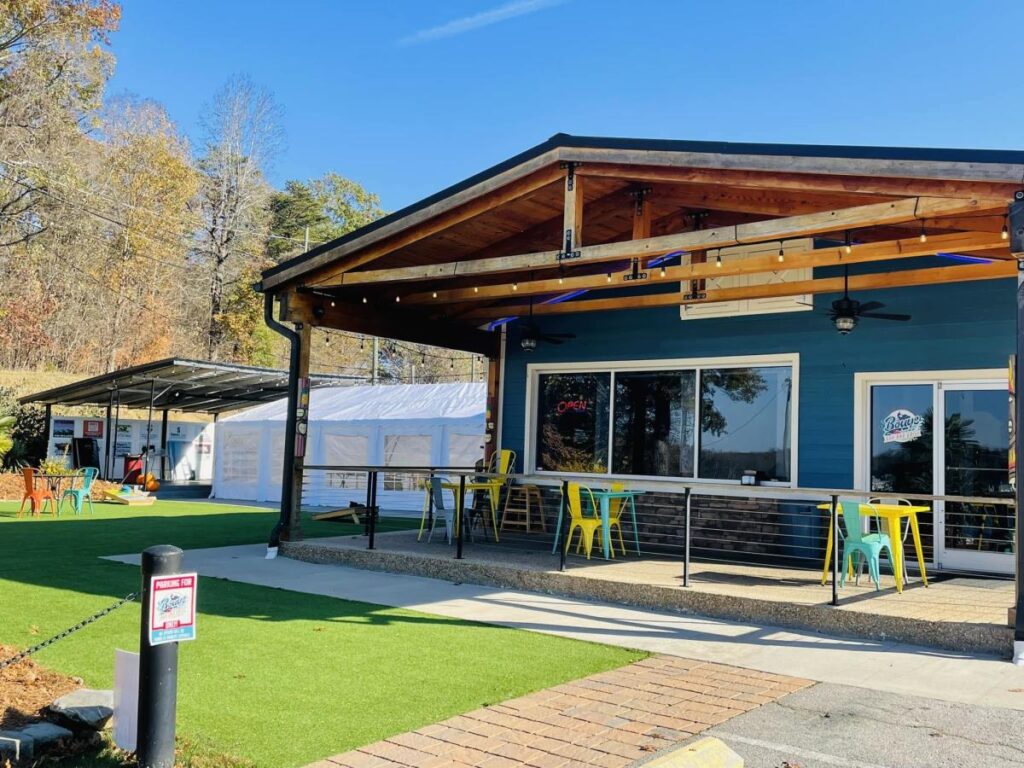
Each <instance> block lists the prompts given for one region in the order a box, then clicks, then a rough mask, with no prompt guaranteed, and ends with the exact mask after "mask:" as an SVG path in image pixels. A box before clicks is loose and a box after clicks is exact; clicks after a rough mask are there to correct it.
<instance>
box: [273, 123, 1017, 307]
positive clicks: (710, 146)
mask: <svg viewBox="0 0 1024 768" xmlns="http://www.w3.org/2000/svg"><path fill="white" fill-rule="evenodd" d="M554 149H629V150H640V151H648V152H692V153H700V154H721V155H768V156H771V155H776V156H783V157H822V158H844V159H850V160H907V161H930V162H940V163H1005V164H1021V165H1024V151H1022V150H1002V149H951V148H936V149H932V148H926V147H868V146H848V145H842V144H756V143H747V142H729V141H687V140H683V139H628V138H613V137H604V136H572V135H571V134H568V133H556V134H555V135H554V136H552V137H551V138H550V139H548V140H547V141H545V142H542V143H540V144H537V145H536V146H534V147H531V148H530V149H527V150H526V151H525V152H520V153H519V154H518V155H514V156H513V157H510V158H508V159H507V160H504V161H502V162H500V163H498V164H497V165H492V166H491V167H490V168H487V169H486V170H483V171H481V172H480V173H477V174H474V175H473V176H470V177H469V178H466V179H463V180H462V181H460V182H457V183H456V184H453V185H451V186H450V187H446V188H445V189H442V190H441V191H440V192H436V193H434V194H433V195H430V196H429V197H425V198H423V199H422V200H420V201H418V202H415V203H413V204H411V205H408V206H406V207H405V208H402V209H400V210H398V211H395V212H394V213H390V214H388V215H387V216H384V217H383V218H380V219H377V220H376V221H374V222H371V223H370V224H367V225H366V226H364V227H360V228H359V229H356V230H353V231H352V232H349V233H347V234H344V235H342V236H341V237H339V238H336V239H334V240H331V241H330V242H327V243H323V244H321V245H318V246H317V247H316V248H313V249H312V250H309V251H306V253H303V254H300V255H299V256H295V257H294V258H291V259H289V260H288V261H283V262H281V263H280V264H277V265H275V266H273V267H270V268H269V269H266V270H264V271H263V273H262V274H261V277H262V278H263V279H266V278H268V277H272V276H274V275H276V274H278V273H280V272H284V271H285V270H288V269H291V268H293V267H296V266H300V265H301V264H302V263H303V262H305V261H308V260H309V259H313V258H315V257H317V256H319V255H320V254H322V253H325V252H327V251H330V250H333V249H334V248H337V247H339V246H342V245H345V244H346V243H350V242H352V241H353V240H358V239H359V238H361V237H365V236H366V235H368V234H370V233H371V232H374V231H376V230H377V229H380V228H381V227H384V226H387V225H389V224H392V223H394V222H396V221H400V220H401V219H403V218H405V217H406V216H409V215H411V214H413V213H416V212H417V211H419V210H422V209H423V208H427V207H428V206H431V205H434V204H435V203H437V202H439V201H441V200H444V199H445V198H447V197H451V196H452V195H454V194H457V193H459V192H461V191H463V190H465V189H469V188H470V187H472V186H475V185H476V184H480V183H481V182H483V181H486V180H487V179H490V178H492V177H494V176H497V175H498V174H500V173H504V172H505V171H508V170H510V169H512V168H515V167H516V166H517V165H520V164H522V163H525V162H527V161H528V160H532V159H533V158H535V157H539V156H540V155H543V154H544V153H545V152H550V151H551V150H554ZM1021 182H1022V183H1024V179H1022V180H1021ZM254 287H255V288H256V290H258V291H260V290H263V284H262V282H260V283H257V284H256V285H255V286H254Z"/></svg>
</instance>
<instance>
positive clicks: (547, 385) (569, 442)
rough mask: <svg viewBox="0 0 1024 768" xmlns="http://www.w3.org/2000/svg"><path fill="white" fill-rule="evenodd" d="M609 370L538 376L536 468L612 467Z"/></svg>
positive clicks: (589, 469)
mask: <svg viewBox="0 0 1024 768" xmlns="http://www.w3.org/2000/svg"><path fill="white" fill-rule="evenodd" d="M610 386H611V375H610V374H608V373H544V374H541V375H540V376H539V377H538V393H537V443H536V445H537V453H536V456H537V469H539V470H547V471H553V472H607V471H608V417H609V413H608V397H609V392H610V391H611V390H610Z"/></svg>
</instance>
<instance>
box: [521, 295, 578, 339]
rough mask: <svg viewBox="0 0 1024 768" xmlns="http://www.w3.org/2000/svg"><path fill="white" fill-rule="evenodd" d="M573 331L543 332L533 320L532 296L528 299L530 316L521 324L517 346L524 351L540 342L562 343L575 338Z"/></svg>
mask: <svg viewBox="0 0 1024 768" xmlns="http://www.w3.org/2000/svg"><path fill="white" fill-rule="evenodd" d="M575 338H576V334H575V333H544V332H543V331H541V329H540V326H538V325H537V324H536V323H535V322H534V321H533V298H531V299H530V316H529V317H528V318H527V320H526V322H525V323H524V324H523V330H522V332H521V334H520V337H519V346H521V347H522V348H523V349H524V350H525V351H527V352H532V351H533V350H535V349H536V348H537V345H538V344H539V343H541V342H544V343H545V344H564V343H565V342H566V341H567V340H568V339H575Z"/></svg>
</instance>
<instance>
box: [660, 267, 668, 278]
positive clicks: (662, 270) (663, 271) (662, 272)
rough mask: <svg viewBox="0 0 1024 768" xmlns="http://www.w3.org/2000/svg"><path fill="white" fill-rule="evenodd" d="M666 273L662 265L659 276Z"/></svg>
mask: <svg viewBox="0 0 1024 768" xmlns="http://www.w3.org/2000/svg"><path fill="white" fill-rule="evenodd" d="M666 274H667V273H666V272H665V267H664V266H662V268H661V276H662V277H664V276H665V275H666Z"/></svg>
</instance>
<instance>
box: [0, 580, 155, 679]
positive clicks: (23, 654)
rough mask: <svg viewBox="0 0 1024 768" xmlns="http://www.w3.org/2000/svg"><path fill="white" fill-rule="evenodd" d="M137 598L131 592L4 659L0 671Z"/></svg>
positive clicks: (135, 594)
mask: <svg viewBox="0 0 1024 768" xmlns="http://www.w3.org/2000/svg"><path fill="white" fill-rule="evenodd" d="M138 596H139V593H138V592H132V593H130V594H127V595H125V596H124V597H122V598H121V599H120V600H118V601H117V602H116V603H114V604H113V605H111V606H108V607H107V608H104V609H103V610H102V611H100V612H99V613H94V614H93V615H92V616H90V617H89V618H87V619H82V620H81V621H80V622H78V623H77V624H75V625H74V626H71V627H68V628H67V629H65V630H64V631H63V632H60V633H58V634H56V635H54V636H53V637H51V638H50V639H49V640H43V642H41V643H38V644H37V645H33V646H32V647H31V648H26V649H25V650H24V651H22V652H21V653H19V654H18V655H17V656H12V657H11V658H9V659H6V660H4V661H0V670H4V669H6V668H7V667H9V666H11V665H13V664H17V663H18V662H19V661H21V660H22V659H26V658H28V657H29V656H31V655H32V654H33V653H36V652H37V651H41V650H43V648H46V647H47V646H50V645H53V644H54V643H56V642H57V641H58V640H63V639H64V638H65V637H67V636H68V635H73V634H74V633H75V632H77V631H78V630H80V629H84V628H85V627H87V626H89V625H90V624H92V623H93V622H94V621H99V620H100V619H102V618H103V617H104V616H106V615H107V614H108V613H113V612H114V611H116V610H117V609H118V608H120V607H121V606H122V605H127V604H128V603H132V602H135V599H136V598H137V597H138Z"/></svg>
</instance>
